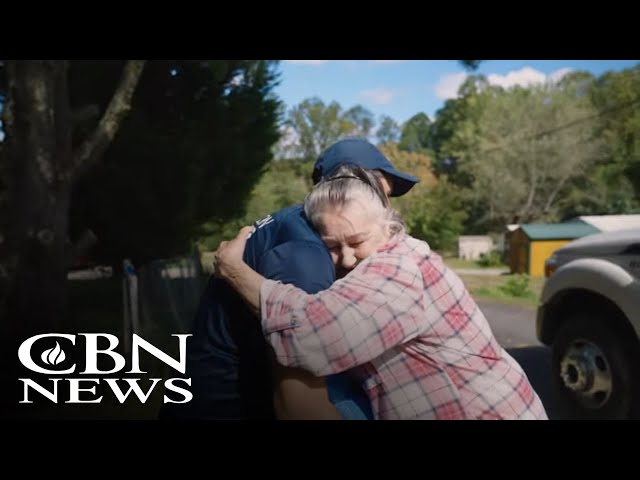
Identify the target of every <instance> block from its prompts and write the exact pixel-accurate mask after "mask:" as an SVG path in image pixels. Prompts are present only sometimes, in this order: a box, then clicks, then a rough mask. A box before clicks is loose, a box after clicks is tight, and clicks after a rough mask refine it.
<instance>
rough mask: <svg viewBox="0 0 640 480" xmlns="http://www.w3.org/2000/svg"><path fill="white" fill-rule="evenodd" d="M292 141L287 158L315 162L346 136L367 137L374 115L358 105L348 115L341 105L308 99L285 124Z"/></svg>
mask: <svg viewBox="0 0 640 480" xmlns="http://www.w3.org/2000/svg"><path fill="white" fill-rule="evenodd" d="M285 125H286V127H288V128H290V129H291V131H290V132H289V134H290V137H291V138H292V141H291V142H290V144H289V145H288V149H287V152H288V155H289V156H290V157H294V158H302V159H304V160H306V161H315V160H316V159H317V158H318V156H319V155H320V154H321V153H322V152H323V151H324V150H325V149H326V148H327V147H329V146H330V145H331V144H333V143H335V142H336V141H338V140H339V139H341V138H344V137H346V136H368V135H369V133H370V131H371V129H372V128H373V126H374V121H373V115H372V114H371V112H370V111H369V110H367V109H366V108H364V107H362V106H360V105H355V106H354V107H352V108H350V109H349V110H347V111H346V112H343V111H342V107H341V106H340V104H339V103H338V102H331V103H330V104H329V105H325V104H324V102H323V101H322V100H320V99H319V98H317V97H313V98H308V99H306V100H304V101H302V102H301V103H300V104H298V105H296V106H295V107H293V108H292V109H291V110H290V111H289V115H288V117H287V120H286V122H285Z"/></svg>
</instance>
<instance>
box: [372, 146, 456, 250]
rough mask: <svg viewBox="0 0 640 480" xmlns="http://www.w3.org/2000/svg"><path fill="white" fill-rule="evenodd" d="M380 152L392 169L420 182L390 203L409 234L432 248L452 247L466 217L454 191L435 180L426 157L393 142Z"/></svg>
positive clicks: (448, 185) (443, 180)
mask: <svg viewBox="0 0 640 480" xmlns="http://www.w3.org/2000/svg"><path fill="white" fill-rule="evenodd" d="M380 149H381V150H382V152H383V153H384V154H385V155H386V156H387V157H388V158H389V159H390V160H391V161H392V162H393V164H394V165H395V167H396V168H398V169H399V170H401V171H405V172H411V173H412V174H413V175H415V176H416V177H418V178H419V179H420V182H419V183H418V184H417V185H415V186H414V187H413V188H412V189H411V191H410V192H409V193H408V194H407V195H403V196H402V197H399V198H393V199H392V200H391V201H392V205H393V206H394V208H397V209H398V211H399V212H400V213H401V214H402V217H403V218H404V221H405V223H406V226H407V230H408V231H409V233H411V235H413V236H415V237H417V238H421V239H423V240H426V241H427V242H429V244H430V245H431V247H432V248H434V249H438V250H447V249H450V248H451V247H453V246H454V244H455V242H456V241H457V239H458V235H460V232H461V231H462V227H463V222H464V220H465V218H466V213H465V211H464V209H463V208H462V206H463V205H462V197H461V195H460V193H459V191H458V189H457V188H456V187H455V186H453V185H450V184H449V183H448V182H447V181H446V179H442V180H441V181H439V180H438V179H437V178H436V177H435V175H434V174H433V168H432V160H431V157H429V156H428V155H425V154H423V153H415V152H407V151H404V150H400V149H399V148H398V146H397V145H396V144H393V143H388V144H385V145H383V146H381V147H380Z"/></svg>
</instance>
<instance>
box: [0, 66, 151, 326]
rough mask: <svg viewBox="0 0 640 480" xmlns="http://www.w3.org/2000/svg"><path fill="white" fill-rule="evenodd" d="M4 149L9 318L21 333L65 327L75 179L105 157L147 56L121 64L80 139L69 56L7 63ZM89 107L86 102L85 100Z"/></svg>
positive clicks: (5, 304)
mask: <svg viewBox="0 0 640 480" xmlns="http://www.w3.org/2000/svg"><path fill="white" fill-rule="evenodd" d="M3 67H4V69H5V76H6V85H5V87H6V104H5V105H4V110H3V126H4V128H5V132H6V138H5V145H4V147H3V150H6V151H5V152H4V155H5V157H4V158H5V161H6V171H7V175H6V182H7V199H6V202H5V205H4V209H5V210H4V213H3V215H2V216H1V218H2V221H3V222H2V223H3V224H2V226H1V228H0V231H2V232H3V234H4V236H5V240H4V242H3V244H2V246H1V251H0V264H2V265H3V266H4V267H5V269H6V277H5V290H4V295H3V298H2V305H1V306H0V309H2V313H3V318H4V319H9V321H10V322H11V326H12V327H16V329H17V330H18V331H20V332H32V331H34V329H38V328H42V329H43V330H45V331H51V330H53V329H54V328H56V327H60V325H61V322H62V320H63V318H64V316H65V298H66V297H65V290H64V288H65V280H66V268H67V260H68V253H69V250H68V244H67V227H68V222H69V218H68V213H69V203H70V200H71V191H72V188H73V185H74V183H75V182H76V181H77V180H78V178H79V177H80V176H81V175H82V174H83V173H84V172H85V171H86V170H88V169H89V168H90V167H92V166H93V165H95V164H97V163H98V162H100V160H101V158H102V155H103V153H104V151H105V150H106V149H107V147H108V146H109V144H110V143H111V141H112V140H113V138H114V137H115V135H116V133H117V131H118V129H119V127H120V124H121V123H122V121H123V119H124V117H125V116H126V114H127V113H128V111H129V109H130V105H131V98H132V96H133V93H134V91H135V89H136V86H137V84H138V80H139V78H140V75H141V73H142V69H143V67H144V61H138V60H130V61H128V62H127V63H126V64H125V65H124V68H123V69H122V72H121V77H120V80H119V83H118V84H117V86H115V85H113V86H112V88H113V87H115V93H112V96H111V99H110V101H109V102H108V105H107V107H106V109H105V110H104V112H103V114H102V116H101V117H100V119H99V121H98V123H97V126H96V127H95V128H94V129H93V130H92V131H91V132H90V133H89V134H88V135H87V136H85V137H84V138H83V139H82V141H78V142H76V144H75V145H74V142H73V123H74V121H76V119H77V118H78V117H81V116H83V115H84V113H83V110H82V109H72V105H71V102H70V90H69V76H68V74H69V67H70V62H69V61H67V60H56V61H43V60H27V61H15V60H10V61H6V62H5V64H4V66H3ZM83 107H86V106H83Z"/></svg>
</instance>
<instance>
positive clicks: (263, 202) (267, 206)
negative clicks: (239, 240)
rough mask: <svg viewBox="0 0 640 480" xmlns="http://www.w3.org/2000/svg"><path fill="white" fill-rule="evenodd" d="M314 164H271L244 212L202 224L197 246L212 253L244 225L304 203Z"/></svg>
mask: <svg viewBox="0 0 640 480" xmlns="http://www.w3.org/2000/svg"><path fill="white" fill-rule="evenodd" d="M312 169H313V162H303V161H300V160H280V161H273V162H271V163H270V164H269V165H268V167H267V169H266V170H265V173H264V175H263V176H262V178H261V179H260V181H259V182H258V183H257V184H256V186H255V187H254V189H253V191H252V192H251V197H250V199H249V201H248V203H247V208H246V213H244V214H243V215H239V216H237V217H236V218H233V219H231V220H229V221H220V220H218V221H211V222H207V223H205V224H204V225H202V227H201V229H200V232H199V237H198V244H199V246H200V248H201V249H202V250H209V251H210V250H215V249H216V248H217V247H218V244H219V243H220V242H221V241H222V240H228V239H230V238H233V237H234V236H235V235H236V234H237V233H238V230H239V229H240V228H241V227H243V226H245V225H252V224H253V223H254V222H255V221H256V220H259V219H261V218H263V217H265V216H266V215H268V214H270V213H272V212H275V211H277V210H280V209H282V208H285V207H288V206H290V205H295V204H300V203H302V202H304V198H305V196H306V194H307V192H308V191H309V190H310V189H311V187H312V182H311V171H312Z"/></svg>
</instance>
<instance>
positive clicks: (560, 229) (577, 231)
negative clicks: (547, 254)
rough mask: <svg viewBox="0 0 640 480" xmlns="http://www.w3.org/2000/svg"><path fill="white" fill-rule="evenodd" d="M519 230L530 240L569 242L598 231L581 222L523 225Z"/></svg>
mask: <svg viewBox="0 0 640 480" xmlns="http://www.w3.org/2000/svg"><path fill="white" fill-rule="evenodd" d="M520 228H522V231H523V232H524V233H525V235H526V236H527V237H529V239H531V240H565V239H567V240H569V239H574V238H580V237H584V236H586V235H591V234H592V233H598V232H599V231H600V230H598V229H597V228H596V227H594V226H593V225H589V224H588V223H581V222H568V223H549V224H524V225H520Z"/></svg>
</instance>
